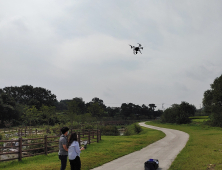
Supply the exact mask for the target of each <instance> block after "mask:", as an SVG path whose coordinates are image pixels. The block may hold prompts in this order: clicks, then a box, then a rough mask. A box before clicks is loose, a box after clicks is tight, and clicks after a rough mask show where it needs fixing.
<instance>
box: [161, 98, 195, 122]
mask: <svg viewBox="0 0 222 170" xmlns="http://www.w3.org/2000/svg"><path fill="white" fill-rule="evenodd" d="M194 111H195V106H193V105H189V104H188V103H186V102H181V104H180V105H179V104H173V105H172V106H171V107H170V108H167V109H166V110H165V111H164V113H163V115H162V116H161V122H162V123H177V124H188V123H190V122H191V119H190V118H189V117H190V116H191V115H193V113H194Z"/></svg>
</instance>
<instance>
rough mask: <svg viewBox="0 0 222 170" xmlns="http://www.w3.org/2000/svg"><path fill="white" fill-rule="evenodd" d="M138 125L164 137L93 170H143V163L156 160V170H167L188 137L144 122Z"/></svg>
mask: <svg viewBox="0 0 222 170" xmlns="http://www.w3.org/2000/svg"><path fill="white" fill-rule="evenodd" d="M139 124H140V126H144V127H147V128H151V129H156V130H160V131H162V132H164V133H165V134H166V136H165V137H164V138H163V139H161V140H159V141H157V142H155V143H152V144H150V145H148V146H147V147H145V148H143V149H141V150H139V151H136V152H133V153H130V154H128V155H125V156H123V157H120V158H118V159H115V160H113V161H111V162H108V163H106V164H104V165H102V166H100V167H97V168H94V169H93V170H144V162H146V161H147V160H148V159H158V160H159V163H160V164H159V168H158V170H167V169H168V168H169V167H170V165H171V163H172V162H173V161H174V159H175V158H176V156H177V155H178V154H179V153H180V151H181V150H182V149H183V148H184V147H185V145H186V143H187V141H188V139H189V135H188V134H187V133H185V132H182V131H179V130H173V129H166V128H160V127H156V126H151V125H146V124H145V123H144V122H143V123H139Z"/></svg>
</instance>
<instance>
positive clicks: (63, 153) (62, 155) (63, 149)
mask: <svg viewBox="0 0 222 170" xmlns="http://www.w3.org/2000/svg"><path fill="white" fill-rule="evenodd" d="M61 132H62V135H61V136H60V139H59V153H58V154H59V159H60V160H61V168H60V170H65V169H66V164H67V156H68V148H67V144H68V139H67V136H68V134H69V128H68V127H63V128H62V129H61Z"/></svg>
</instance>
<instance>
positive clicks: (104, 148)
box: [0, 127, 165, 170]
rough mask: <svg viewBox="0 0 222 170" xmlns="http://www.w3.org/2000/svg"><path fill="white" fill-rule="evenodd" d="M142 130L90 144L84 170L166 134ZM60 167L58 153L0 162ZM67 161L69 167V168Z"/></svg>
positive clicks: (21, 168) (20, 169) (10, 169)
mask: <svg viewBox="0 0 222 170" xmlns="http://www.w3.org/2000/svg"><path fill="white" fill-rule="evenodd" d="M142 129H143V130H142V132H140V133H139V134H137V135H131V136H102V140H101V141H100V142H99V143H92V144H90V145H88V147H87V149H86V150H84V151H82V153H81V162H82V170H89V169H92V168H94V167H97V166H100V165H102V164H104V163H106V162H109V161H111V160H114V159H116V158H119V157H121V156H124V155H126V154H129V153H131V152H134V151H137V150H140V149H142V148H143V147H145V146H147V145H149V144H151V143H153V142H155V141H157V140H160V139H162V138H163V137H165V134H164V133H163V132H161V131H157V130H154V129H148V128H144V127H142ZM59 168H60V160H59V159H58V154H57V153H52V154H49V155H48V156H45V155H39V156H35V157H31V158H24V159H22V161H21V162H18V161H10V162H3V163H1V164H0V169H5V170H14V169H16V170H39V169H46V170H47V169H48V170H49V169H50V170H57V169H59ZM69 168H70V166H69V162H67V169H69Z"/></svg>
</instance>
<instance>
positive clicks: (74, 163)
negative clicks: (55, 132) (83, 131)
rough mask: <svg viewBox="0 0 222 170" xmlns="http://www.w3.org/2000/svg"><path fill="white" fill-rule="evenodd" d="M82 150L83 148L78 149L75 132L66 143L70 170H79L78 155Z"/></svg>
mask: <svg viewBox="0 0 222 170" xmlns="http://www.w3.org/2000/svg"><path fill="white" fill-rule="evenodd" d="M82 150H84V147H82V148H81V149H80V147H79V142H78V141H77V134H76V132H74V133H72V134H71V135H70V137H69V141H68V155H69V162H70V167H71V170H80V169H81V161H80V153H81V151H82Z"/></svg>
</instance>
